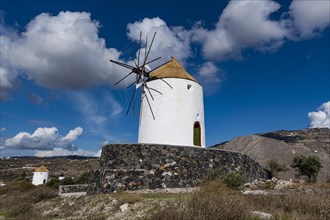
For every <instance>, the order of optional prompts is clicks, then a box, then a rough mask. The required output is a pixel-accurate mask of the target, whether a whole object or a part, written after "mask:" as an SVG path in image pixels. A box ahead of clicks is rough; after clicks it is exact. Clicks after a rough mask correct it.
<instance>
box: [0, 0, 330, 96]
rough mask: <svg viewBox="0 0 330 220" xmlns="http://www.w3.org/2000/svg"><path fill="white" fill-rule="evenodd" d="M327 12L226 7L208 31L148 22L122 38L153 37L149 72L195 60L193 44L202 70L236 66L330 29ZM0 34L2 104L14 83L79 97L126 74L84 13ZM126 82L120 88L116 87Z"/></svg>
mask: <svg viewBox="0 0 330 220" xmlns="http://www.w3.org/2000/svg"><path fill="white" fill-rule="evenodd" d="M329 4H330V3H329V1H326V0H325V1H324V0H313V1H312V0H305V1H300V0H293V1H292V2H291V5H290V6H289V9H288V10H287V11H286V12H284V13H282V14H279V9H280V7H281V5H280V4H279V3H277V2H276V1H274V0H263V1H255V0H244V1H236V0H231V1H229V3H228V5H227V6H226V7H225V9H224V10H223V12H222V13H221V14H220V15H219V19H218V21H217V22H216V24H215V26H214V28H205V27H203V26H202V25H201V24H202V22H200V21H197V22H196V24H195V25H194V26H192V27H190V28H184V27H182V26H168V25H167V24H166V22H165V21H164V20H162V19H161V18H159V17H154V18H144V19H142V20H140V21H136V22H132V23H129V24H128V25H127V36H128V38H129V39H130V40H132V41H134V42H135V43H138V42H139V38H140V31H142V33H143V37H142V44H143V45H142V46H144V45H145V43H146V37H148V44H150V42H151V38H152V36H153V33H154V32H157V36H156V40H155V41H154V45H153V48H152V50H151V52H150V56H149V58H150V59H152V58H157V57H159V56H161V57H163V59H162V60H159V61H157V62H155V63H154V64H153V65H151V67H156V66H157V65H159V64H161V63H164V62H166V61H167V60H169V58H170V57H171V56H175V57H176V58H177V59H178V60H180V61H181V62H182V63H183V64H184V65H185V62H187V61H188V60H189V58H191V57H193V56H195V55H196V54H193V50H192V47H193V45H195V44H199V45H201V50H202V54H203V57H204V59H205V61H204V62H205V63H207V62H208V61H213V62H214V61H222V60H228V59H241V58H243V57H244V51H245V50H247V49H252V50H257V51H262V52H266V51H274V50H276V49H278V48H280V47H281V46H282V45H283V43H284V42H286V41H288V40H297V39H306V38H311V37H314V36H316V35H318V34H320V32H321V31H322V30H324V29H325V28H327V27H328V26H329V23H330V21H329V14H330V11H329V10H330V9H329V8H330V7H329ZM1 26H2V32H1V36H0V38H1V39H0V40H1V44H0V46H1V48H0V49H1V52H2V54H1V65H0V79H1V80H0V87H1V93H0V98H1V99H6V98H8V97H9V93H10V92H11V91H12V90H14V89H15V88H16V87H17V79H18V78H19V77H20V76H24V77H25V78H27V79H31V80H35V81H36V82H37V83H38V84H39V85H41V86H44V87H49V88H64V89H83V88H89V87H93V86H99V85H113V83H115V82H117V81H118V80H119V79H120V78H122V77H123V76H125V73H128V72H127V69H125V68H122V67H118V68H117V67H114V66H115V65H110V64H109V59H113V60H119V61H122V60H120V58H122V57H121V55H122V53H121V52H120V51H118V50H117V49H115V48H107V47H106V44H105V39H103V38H101V37H99V35H98V31H99V28H100V26H101V25H100V24H99V22H98V21H95V20H93V19H92V18H91V14H90V13H88V12H69V11H66V12H60V13H59V14H58V15H50V14H47V13H42V14H39V15H38V16H36V17H35V18H33V19H32V20H31V21H30V22H29V23H28V25H27V26H26V29H25V31H24V32H23V33H19V34H18V33H13V32H14V31H13V30H12V29H10V30H9V28H3V27H4V25H3V24H1ZM196 51H199V50H198V49H197V50H196ZM144 53H145V51H144V50H141V54H144ZM142 57H143V56H142ZM150 59H149V60H150ZM130 64H132V63H130ZM202 68H203V67H202ZM131 76H132V77H134V76H133V75H131ZM130 81H131V80H124V81H123V83H122V84H119V86H125V85H127V83H129V82H130Z"/></svg>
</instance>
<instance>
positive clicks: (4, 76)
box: [0, 24, 18, 100]
mask: <svg viewBox="0 0 330 220" xmlns="http://www.w3.org/2000/svg"><path fill="white" fill-rule="evenodd" d="M3 29H4V28H3V26H2V24H1V31H2V30H3ZM11 47H12V40H11V38H9V37H7V36H3V35H0V51H1V56H0V100H5V99H8V98H9V93H10V92H11V91H12V90H14V89H15V87H16V86H15V84H16V77H17V75H18V72H17V71H16V70H14V67H12V66H11V65H10V61H9V60H10V55H9V53H10V50H11Z"/></svg>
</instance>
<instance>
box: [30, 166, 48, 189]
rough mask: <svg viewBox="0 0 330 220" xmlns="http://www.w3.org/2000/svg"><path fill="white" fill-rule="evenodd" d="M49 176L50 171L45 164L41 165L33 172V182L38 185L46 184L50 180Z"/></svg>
mask: <svg viewBox="0 0 330 220" xmlns="http://www.w3.org/2000/svg"><path fill="white" fill-rule="evenodd" d="M48 177H49V171H48V170H47V168H46V167H45V166H44V165H41V166H40V167H38V168H37V169H36V170H35V171H34V173H33V178H32V184H33V185H36V186H38V185H42V184H45V183H47V181H48Z"/></svg>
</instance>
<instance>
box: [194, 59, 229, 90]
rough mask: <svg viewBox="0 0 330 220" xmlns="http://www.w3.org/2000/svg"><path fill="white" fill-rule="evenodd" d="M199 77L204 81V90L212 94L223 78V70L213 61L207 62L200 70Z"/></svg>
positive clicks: (199, 79) (200, 80)
mask: <svg viewBox="0 0 330 220" xmlns="http://www.w3.org/2000/svg"><path fill="white" fill-rule="evenodd" d="M197 79H198V81H199V82H201V83H202V85H203V87H204V90H205V92H206V93H208V94H212V93H213V92H214V91H216V90H217V89H218V87H219V86H220V83H221V82H222V79H223V71H222V70H221V69H219V68H218V67H217V66H216V65H215V64H214V63H213V62H210V61H209V62H205V63H203V65H202V66H201V67H200V69H199V71H198V76H197Z"/></svg>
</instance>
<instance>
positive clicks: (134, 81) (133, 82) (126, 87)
mask: <svg viewBox="0 0 330 220" xmlns="http://www.w3.org/2000/svg"><path fill="white" fill-rule="evenodd" d="M135 83H136V81H134V82H132V84H130V85H129V86H127V87H126V89H129V88H130V87H131V86H132V85H134V84H135Z"/></svg>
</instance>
